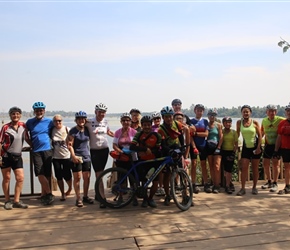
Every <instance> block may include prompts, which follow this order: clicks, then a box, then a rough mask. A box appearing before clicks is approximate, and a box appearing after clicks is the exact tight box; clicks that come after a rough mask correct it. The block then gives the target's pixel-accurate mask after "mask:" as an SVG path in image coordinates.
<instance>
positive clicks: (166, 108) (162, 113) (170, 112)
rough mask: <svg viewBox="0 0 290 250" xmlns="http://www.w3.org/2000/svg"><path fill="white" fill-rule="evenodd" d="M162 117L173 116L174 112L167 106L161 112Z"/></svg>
mask: <svg viewBox="0 0 290 250" xmlns="http://www.w3.org/2000/svg"><path fill="white" fill-rule="evenodd" d="M160 113H161V115H173V114H174V111H173V109H172V108H171V107H169V106H165V107H163V108H162V109H161V111H160Z"/></svg>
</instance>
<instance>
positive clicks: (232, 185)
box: [230, 182, 236, 192]
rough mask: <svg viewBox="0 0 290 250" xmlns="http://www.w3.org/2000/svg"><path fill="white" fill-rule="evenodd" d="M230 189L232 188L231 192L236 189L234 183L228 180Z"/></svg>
mask: <svg viewBox="0 0 290 250" xmlns="http://www.w3.org/2000/svg"><path fill="white" fill-rule="evenodd" d="M230 189H231V190H232V192H235V191H236V189H235V185H234V184H233V183H232V182H230Z"/></svg>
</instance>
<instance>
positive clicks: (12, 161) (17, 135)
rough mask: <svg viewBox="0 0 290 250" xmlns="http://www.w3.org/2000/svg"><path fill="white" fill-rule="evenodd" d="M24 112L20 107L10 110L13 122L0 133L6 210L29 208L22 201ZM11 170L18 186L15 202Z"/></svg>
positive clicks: (0, 153) (6, 125)
mask: <svg viewBox="0 0 290 250" xmlns="http://www.w3.org/2000/svg"><path fill="white" fill-rule="evenodd" d="M21 114H22V111H21V109H20V108H18V107H12V108H11V109H10V110H9V116H10V119H11V122H9V123H7V124H5V125H3V127H2V128H1V132H0V156H1V157H0V158H1V159H0V167H1V172H2V176H3V180H2V188H3V193H4V196H5V203H4V209H6V210H11V209H12V208H28V205H27V204H24V203H23V202H22V201H21V200H20V193H21V190H22V186H23V181H24V171H23V160H22V156H21V152H22V147H23V142H24V138H27V134H26V127H25V123H23V122H21V121H20V119H21ZM11 169H12V170H13V172H14V175H15V179H16V184H15V191H14V202H12V201H11V200H10V195H9V186H10V179H11Z"/></svg>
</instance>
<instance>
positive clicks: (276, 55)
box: [0, 0, 290, 113]
mask: <svg viewBox="0 0 290 250" xmlns="http://www.w3.org/2000/svg"><path fill="white" fill-rule="evenodd" d="M289 11H290V1H246V0H245V1H137V0H136V1H134V0H132V1H109V0H108V1H56V0H55V1H50V0H46V1H33V0H31V1H21V0H19V1H13V0H9V1H2V0H0V84H1V98H0V112H8V110H9V108H10V107H12V106H19V107H20V108H21V109H23V110H25V111H31V110H32V105H33V103H34V102H37V101H41V102H44V103H45V104H46V106H47V110H49V111H60V110H63V111H79V110H84V111H86V112H87V113H93V112H94V107H95V105H96V104H97V103H100V102H102V103H104V104H106V105H107V106H108V111H107V112H108V113H123V112H128V111H129V110H130V109H131V108H137V109H139V110H141V112H153V111H160V110H161V108H162V107H164V106H170V105H171V101H172V100H173V99H175V98H179V99H181V101H182V107H183V108H190V107H191V106H192V104H197V103H202V104H204V105H205V106H206V107H208V108H213V107H216V108H220V107H226V108H231V107H238V106H242V105H244V104H248V105H251V106H259V107H264V106H266V105H267V104H269V103H273V104H279V105H281V106H285V105H286V104H288V103H289V102H290V95H289V93H290V84H289V81H290V51H288V52H287V53H283V52H282V49H281V48H280V47H278V45H277V44H278V42H279V41H280V38H281V37H282V38H283V39H285V40H287V41H289V42H290V28H289V24H290V15H289Z"/></svg>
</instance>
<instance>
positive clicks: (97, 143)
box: [86, 117, 110, 149]
mask: <svg viewBox="0 0 290 250" xmlns="http://www.w3.org/2000/svg"><path fill="white" fill-rule="evenodd" d="M86 126H87V128H88V129H89V132H90V149H103V148H108V147H109V146H108V139H107V132H108V131H109V130H110V128H109V124H108V121H107V120H106V119H103V120H102V121H100V122H98V121H97V120H96V117H94V118H92V119H90V120H89V122H88V123H87V125H86Z"/></svg>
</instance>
